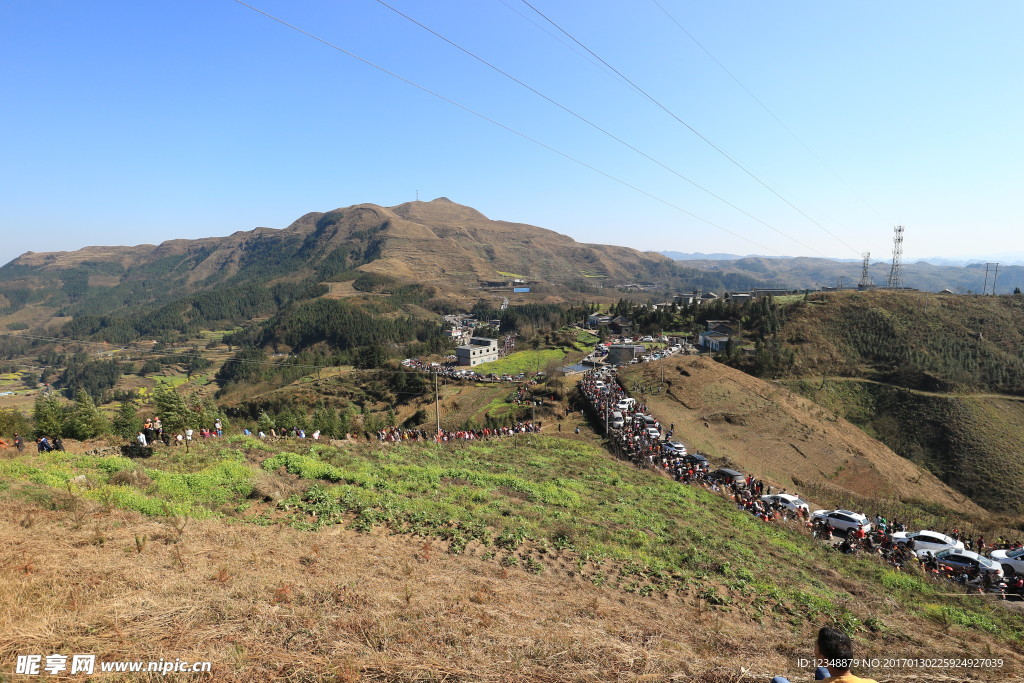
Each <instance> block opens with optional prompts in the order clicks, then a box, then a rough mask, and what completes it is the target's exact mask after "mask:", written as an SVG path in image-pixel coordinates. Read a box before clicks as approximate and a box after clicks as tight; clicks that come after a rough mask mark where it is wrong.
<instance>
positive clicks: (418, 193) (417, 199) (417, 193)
mask: <svg viewBox="0 0 1024 683" xmlns="http://www.w3.org/2000/svg"><path fill="white" fill-rule="evenodd" d="M419 200H420V191H419V190H416V201H419Z"/></svg>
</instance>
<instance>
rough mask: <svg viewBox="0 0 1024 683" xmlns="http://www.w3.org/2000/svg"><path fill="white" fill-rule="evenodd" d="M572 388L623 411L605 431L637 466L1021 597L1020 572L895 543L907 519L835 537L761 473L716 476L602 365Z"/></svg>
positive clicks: (1004, 545)
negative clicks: (947, 562)
mask: <svg viewBox="0 0 1024 683" xmlns="http://www.w3.org/2000/svg"><path fill="white" fill-rule="evenodd" d="M579 389H580V393H581V395H582V397H583V399H584V402H585V404H586V405H585V406H584V408H589V410H590V411H591V415H592V417H593V418H594V420H595V421H596V422H597V423H598V424H601V425H605V424H608V422H609V421H608V416H609V415H611V414H612V413H614V412H619V413H623V417H624V420H623V424H622V427H621V428H614V429H609V430H608V432H607V435H606V436H607V438H608V439H609V441H610V442H611V444H612V447H613V450H615V451H616V452H617V453H618V454H619V455H620V457H623V458H625V459H627V460H629V461H631V462H633V463H634V464H636V465H638V466H640V467H646V468H654V469H661V470H664V471H665V472H666V473H667V474H668V475H670V476H672V478H673V479H675V480H676V481H678V482H680V483H685V484H695V485H699V486H703V487H705V488H707V489H709V490H711V491H714V492H717V493H720V494H721V495H727V496H729V497H731V498H732V499H733V501H734V502H735V503H736V505H737V507H738V508H739V509H741V510H745V511H746V512H748V513H750V514H751V515H754V516H756V517H758V518H760V519H762V520H764V521H765V522H773V521H782V522H796V523H800V524H802V525H803V526H804V527H806V528H807V529H808V531H809V532H810V533H812V535H813V536H814V537H815V538H818V539H821V540H822V541H825V542H827V543H829V544H831V545H833V546H834V547H835V548H836V550H837V551H839V552H841V553H845V554H856V553H868V554H872V555H877V556H878V557H879V558H880V559H881V560H882V561H883V562H886V563H887V564H889V565H891V566H892V567H894V568H896V569H904V568H907V567H910V566H917V567H920V568H921V569H922V570H923V571H924V572H925V573H928V574H930V575H932V576H936V577H943V578H946V579H949V580H951V581H955V582H957V583H960V584H961V585H963V586H965V587H966V588H967V589H968V590H976V591H993V592H996V591H999V592H1001V591H1005V592H1006V593H1016V594H1017V595H1020V596H1022V597H1024V577H1022V576H1013V577H1011V578H1010V579H1009V580H1008V581H1007V582H1006V584H1005V585H1004V584H998V582H997V581H996V580H995V579H994V578H993V577H992V576H991V575H990V574H989V573H988V572H984V571H980V570H978V569H975V570H973V571H953V570H950V569H949V568H946V567H943V566H942V565H940V563H939V562H937V561H936V559H935V557H934V555H933V554H928V553H922V554H923V555H924V556H923V557H918V554H917V553H916V552H915V546H914V541H913V539H912V538H911V539H908V540H907V541H906V542H902V543H901V542H896V541H895V540H894V539H893V537H892V534H893V533H896V532H901V531H906V530H907V525H906V524H905V523H903V522H900V521H896V520H890V519H886V518H884V517H882V516H881V515H876V516H875V517H874V519H873V520H872V521H871V524H870V527H869V529H867V530H863V529H858V530H855V531H850V532H849V533H846V534H844V535H842V536H840V535H839V534H838V533H837V532H836V530H834V529H833V528H832V527H830V526H829V524H828V522H827V521H826V520H814V519H811V516H810V511H809V509H807V508H804V507H796V508H795V509H792V508H790V507H787V506H785V505H782V504H781V503H779V502H772V501H767V500H765V499H764V498H763V496H765V495H768V496H771V495H772V493H779V494H782V493H786V490H785V489H780V490H778V491H775V490H774V487H773V486H770V485H766V483H765V482H764V481H763V480H759V479H757V478H755V477H753V476H752V475H747V476H746V477H745V478H743V479H742V480H741V481H735V480H732V479H728V480H726V479H722V478H721V477H716V476H715V473H714V472H712V471H711V470H710V467H709V465H708V463H707V461H706V460H705V459H703V458H692V457H687V455H686V452H685V450H683V451H682V452H680V450H679V447H678V445H677V446H673V445H672V441H671V439H672V437H673V434H674V431H675V425H674V424H670V425H668V429H667V430H666V429H664V425H663V424H662V423H661V422H660V421H659V420H657V419H656V418H654V417H653V416H652V415H649V414H648V413H647V406H646V405H645V404H644V403H642V402H636V401H635V400H634V399H629V397H628V396H627V394H626V392H625V390H624V389H623V388H622V387H621V386H620V385H619V383H618V382H617V381H616V379H615V378H614V377H613V376H610V374H609V373H607V371H604V372H602V371H598V370H592V371H589V372H587V373H585V374H584V375H583V377H582V378H581V380H580V382H579ZM627 399H628V400H627ZM580 413H581V415H582V414H584V413H585V410H580ZM650 427H653V428H654V430H656V431H657V432H658V433H657V435H656V434H655V433H654V432H651V431H648V428H650ZM943 534H945V535H947V536H950V537H951V538H953V539H954V540H957V541H962V542H963V543H964V547H965V548H966V549H967V550H974V551H975V552H978V553H983V552H984V551H986V550H988V551H991V550H995V549H1007V550H1013V549H1017V548H1021V547H1024V545H1022V544H1021V542H1019V541H1009V540H1007V539H1004V538H999V539H998V540H996V541H995V542H989V541H986V539H985V538H984V537H983V536H979V537H978V538H976V539H971V538H970V537H969V536H968V535H967V534H964V533H962V532H961V531H960V530H959V529H952V530H948V529H947V530H944V531H943ZM997 584H998V585H997Z"/></svg>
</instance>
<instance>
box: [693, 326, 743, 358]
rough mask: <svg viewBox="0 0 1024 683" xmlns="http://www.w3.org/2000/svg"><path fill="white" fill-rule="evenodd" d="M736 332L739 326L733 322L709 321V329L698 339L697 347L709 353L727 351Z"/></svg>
mask: <svg viewBox="0 0 1024 683" xmlns="http://www.w3.org/2000/svg"><path fill="white" fill-rule="evenodd" d="M736 332H737V325H736V324H735V323H734V322H733V321H731V320H709V321H708V328H707V329H706V330H704V331H703V332H701V333H700V335H699V336H698V338H697V345H698V346H702V347H704V348H705V349H707V350H709V351H725V350H726V348H728V345H729V341H730V340H731V339H732V338H733V336H734V335H735V334H736Z"/></svg>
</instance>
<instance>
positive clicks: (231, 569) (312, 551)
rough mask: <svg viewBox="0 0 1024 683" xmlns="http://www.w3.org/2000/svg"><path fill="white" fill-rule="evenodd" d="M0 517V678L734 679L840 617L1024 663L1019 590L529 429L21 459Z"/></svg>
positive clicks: (980, 674)
mask: <svg viewBox="0 0 1024 683" xmlns="http://www.w3.org/2000/svg"><path fill="white" fill-rule="evenodd" d="M78 475H84V476H85V477H86V478H87V479H88V480H89V486H88V487H80V486H78V485H77V484H71V485H70V486H69V485H68V481H69V480H70V479H72V478H73V477H76V476H78ZM79 481H81V480H79ZM267 501H275V502H267ZM134 511H144V512H146V513H147V515H148V516H147V517H142V516H139V515H138V514H137V513H136V512H134ZM186 515H192V516H194V517H200V518H206V519H205V520H203V521H198V520H189V518H188V517H187V516H186ZM0 521H2V522H3V523H2V524H0V539H2V541H3V542H2V543H0V601H2V603H3V604H5V605H8V606H13V609H8V610H5V611H3V612H2V613H0V663H2V665H3V666H4V667H5V669H4V670H5V671H7V670H10V668H7V667H9V665H10V664H11V662H12V661H13V659H14V657H15V655H17V654H24V653H26V652H42V651H46V652H58V653H60V652H91V653H96V654H98V655H99V656H100V658H101V659H103V660H110V659H117V660H123V659H133V658H140V659H144V660H153V659H157V658H158V657H163V658H164V659H173V658H174V657H180V658H182V659H188V660H189V661H195V660H209V661H212V662H213V666H214V670H213V671H214V674H213V675H214V678H215V679H216V680H224V681H248V680H270V679H288V680H307V681H320V680H325V681H326V680H358V679H378V680H409V679H418V680H423V679H428V680H438V679H445V680H485V681H490V680H494V681H506V680H551V681H555V680H559V681H562V680H578V681H596V680H608V679H609V678H614V679H616V680H638V681H639V680H652V679H657V680H665V679H668V678H672V677H675V678H678V679H685V680H692V681H698V682H700V681H708V682H709V683H710V682H712V681H713V682H714V683H719V682H721V683H724V682H725V681H730V682H733V681H736V680H738V679H737V673H738V672H739V670H740V667H744V668H747V669H748V678H749V679H750V680H767V678H768V677H769V676H770V675H771V674H775V673H785V674H789V675H790V676H796V677H801V676H806V675H807V672H806V671H803V672H801V671H800V669H799V668H798V666H797V664H796V658H797V657H798V656H802V655H803V654H804V653H806V652H807V650H808V643H809V642H810V640H811V638H812V637H813V634H814V633H815V632H816V630H817V628H818V627H819V626H821V625H822V624H827V623H835V624H840V625H842V626H843V627H844V628H847V629H849V630H850V631H851V632H852V633H853V634H854V636H855V637H856V639H857V642H858V647H859V648H860V653H861V654H862V656H907V657H925V656H927V657H979V656H988V657H993V658H1002V659H1003V662H1004V663H1003V667H1002V669H1001V670H1000V674H1001V675H1002V676H1004V677H1006V676H1013V675H1017V674H1019V673H1020V672H1021V671H1022V666H1024V659H1022V657H1021V655H1020V653H1019V649H1018V644H1019V642H1020V639H1021V637H1022V634H1024V618H1022V617H1021V615H1020V614H1019V613H1017V612H1015V611H1014V610H1012V609H1011V608H1009V607H1008V606H1007V605H1006V604H1005V603H1004V604H994V603H982V602H979V601H971V600H966V601H965V600H964V599H963V596H962V595H959V596H955V597H953V598H950V597H948V596H946V595H944V593H945V591H946V588H945V586H942V585H939V584H934V583H932V582H930V581H926V580H924V579H923V578H921V577H920V576H919V575H916V574H914V573H899V572H895V571H892V570H890V569H887V568H886V567H885V566H884V565H882V564H881V563H879V562H877V561H876V560H875V559H873V558H868V557H863V556H856V557H851V556H844V555H840V554H839V553H836V552H835V551H834V550H832V549H830V548H828V547H826V546H825V545H824V544H821V543H818V542H815V541H813V540H812V539H811V538H810V537H809V536H808V535H807V533H806V530H804V529H803V528H802V527H799V526H795V525H793V526H791V525H788V524H781V523H780V524H765V523H763V522H761V521H760V520H758V519H756V518H754V517H751V516H750V515H748V514H746V513H743V512H740V511H738V510H736V507H735V505H733V504H732V503H731V502H729V501H727V500H726V499H724V498H722V497H720V496H718V495H716V494H713V493H712V492H711V491H708V490H705V489H703V488H700V487H691V486H685V485H680V484H677V483H675V482H672V481H671V480H669V479H668V478H667V477H664V476H660V475H658V474H657V473H654V472H650V471H642V470H638V469H636V468H634V467H633V466H631V465H629V464H627V463H624V462H620V461H618V460H616V459H614V458H613V457H612V456H610V455H609V454H608V453H606V452H603V451H601V450H598V449H596V448H594V447H592V446H587V445H585V444H582V443H579V442H569V441H565V440H562V439H558V438H553V437H545V436H539V435H533V436H529V435H524V436H522V437H519V438H517V439H515V440H513V439H505V440H499V441H487V442H476V443H455V444H449V445H445V446H436V445H431V444H409V445H400V444H395V445H391V446H390V447H389V446H386V445H385V446H380V445H372V444H347V443H338V444H334V445H327V444H318V445H314V446H312V447H311V446H310V445H309V442H306V443H301V442H297V441H287V442H280V443H265V442H261V441H258V440H256V439H251V438H243V437H231V438H228V439H224V440H214V441H212V442H207V443H200V444H196V445H195V446H194V448H193V450H192V452H191V453H185V452H184V449H161V450H158V451H157V453H156V454H155V456H154V457H153V458H151V459H149V460H141V461H130V460H128V459H126V458H122V457H119V456H96V455H88V456H86V455H75V454H59V453H58V454H43V455H39V454H34V453H31V454H25V455H23V456H18V457H6V458H3V459H0ZM228 522H230V523H228ZM41 537H47V538H51V539H53V540H52V541H51V542H49V543H40V542H39V539H40V538H41ZM696 624H700V628H695V625H696ZM861 672H862V673H866V674H869V675H872V676H873V677H875V678H877V679H879V680H880V681H882V682H883V683H888V682H890V681H895V680H908V677H907V675H906V672H905V671H901V670H887V669H881V668H879V669H875V670H871V669H862V670H861ZM929 673H932V672H930V671H919V670H915V671H914V672H913V674H914V675H915V677H916V680H928V676H927V674H929ZM956 673H957V675H958V676H960V677H959V678H958V679H957V680H985V679H986V678H988V675H987V674H989V673H990V670H989V671H986V670H983V669H980V670H973V669H958V670H957V671H956ZM112 680H117V679H116V678H114V679H112ZM937 680H948V679H944V678H941V679H937Z"/></svg>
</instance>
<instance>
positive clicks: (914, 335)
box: [780, 292, 1024, 394]
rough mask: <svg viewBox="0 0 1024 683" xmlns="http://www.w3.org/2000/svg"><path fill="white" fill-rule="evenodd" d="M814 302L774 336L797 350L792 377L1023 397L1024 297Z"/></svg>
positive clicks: (849, 297) (908, 296) (901, 296)
mask: <svg viewBox="0 0 1024 683" xmlns="http://www.w3.org/2000/svg"><path fill="white" fill-rule="evenodd" d="M814 303H815V304H816V305H807V306H798V307H796V308H795V309H793V311H792V312H791V313H790V314H789V316H788V319H787V321H786V323H785V324H784V326H783V328H782V331H781V333H780V337H781V338H783V339H784V340H786V342H787V343H789V344H791V345H794V346H795V347H796V348H797V349H798V362H797V365H796V367H795V368H794V370H793V374H795V375H802V376H807V375H825V376H835V375H840V376H848V377H869V378H872V379H881V380H884V381H888V382H891V383H894V384H898V385H900V386H905V387H908V388H912V389H922V390H928V391H935V390H942V391H945V390H953V391H979V390H983V391H990V392H996V393H1011V394H1022V393H1024V297H1015V296H1001V297H982V296H941V295H933V294H923V293H915V292H907V293H902V292H847V293H842V294H831V295H828V296H823V295H819V296H818V297H817V298H816V300H815V301H814Z"/></svg>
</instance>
